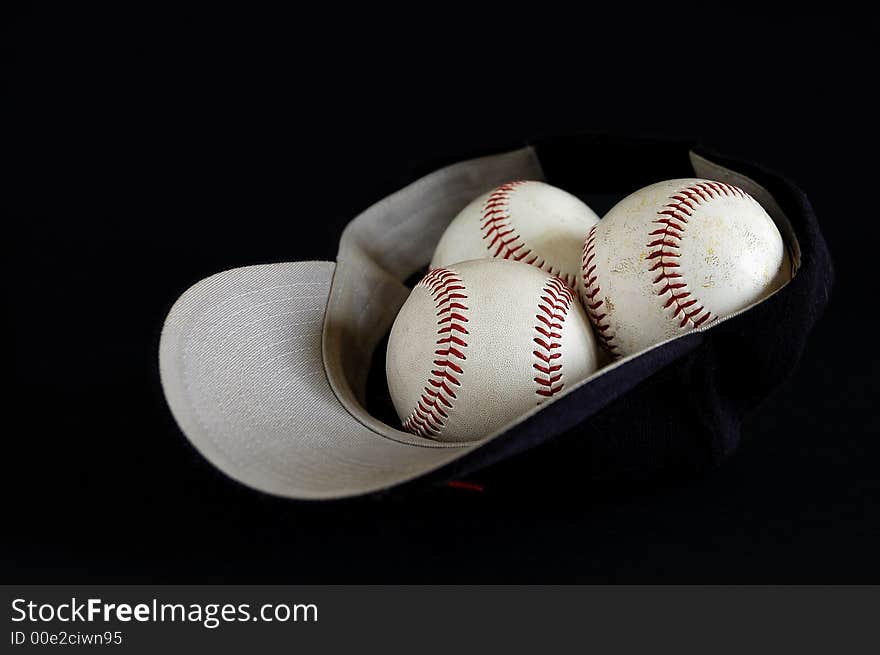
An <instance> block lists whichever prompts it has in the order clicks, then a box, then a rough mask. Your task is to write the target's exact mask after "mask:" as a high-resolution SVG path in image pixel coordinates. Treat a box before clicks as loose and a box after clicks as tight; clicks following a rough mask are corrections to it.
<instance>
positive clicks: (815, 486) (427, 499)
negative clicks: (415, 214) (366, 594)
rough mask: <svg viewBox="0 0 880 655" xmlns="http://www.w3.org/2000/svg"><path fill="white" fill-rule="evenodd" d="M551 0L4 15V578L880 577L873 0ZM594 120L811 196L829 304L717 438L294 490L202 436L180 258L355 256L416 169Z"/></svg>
mask: <svg viewBox="0 0 880 655" xmlns="http://www.w3.org/2000/svg"><path fill="white" fill-rule="evenodd" d="M241 11H242V12H243V11H244V10H241ZM303 12H305V10H303ZM534 12H535V15H528V12H518V13H517V14H516V15H514V14H513V13H511V12H499V13H496V14H492V15H490V16H479V15H477V14H476V13H474V12H473V11H469V12H468V13H467V14H456V13H455V12H454V11H453V10H452V9H448V10H446V9H443V10H440V9H438V11H437V12H436V15H434V14H432V15H431V16H430V18H428V17H420V16H415V15H413V16H410V15H405V14H399V13H398V14H395V15H389V16H380V15H378V14H377V13H375V10H373V9H370V10H369V11H364V15H359V14H357V13H354V12H353V11H352V10H343V9H342V8H341V7H340V8H338V12H337V15H333V16H324V17H317V16H315V15H311V14H308V15H307V14H306V13H297V14H291V15H264V14H258V13H256V12H245V13H226V14H223V15H219V12H218V10H216V9H212V10H211V11H210V12H208V11H182V10H180V9H178V10H176V11H175V12H168V13H162V12H159V11H158V10H153V11H147V10H143V11H136V10H128V11H127V12H126V13H120V12H119V10H114V11H111V12H106V11H100V12H99V11H94V12H93V13H91V14H88V15H86V14H83V13H79V12H78V11H77V12H73V11H67V12H54V11H49V10H30V11H28V12H25V13H23V14H21V15H19V16H16V17H13V18H12V19H11V20H9V21H7V23H6V30H5V32H6V34H5V36H4V37H3V43H4V49H5V57H4V58H5V60H6V64H7V65H6V66H5V67H4V68H5V70H6V79H5V99H4V101H3V105H4V106H5V113H6V115H7V118H6V119H5V120H4V126H3V132H4V134H5V136H6V137H7V138H5V139H4V141H5V142H6V143H7V144H8V147H7V146H5V147H3V155H2V156H3V159H4V161H5V164H6V168H7V173H5V174H4V184H3V189H4V203H3V204H4V206H5V208H6V211H5V212H4V214H6V219H7V220H6V221H4V223H5V225H4V227H5V238H4V243H5V246H6V251H7V252H8V253H9V255H10V256H11V261H10V260H7V261H8V262H9V263H8V265H7V268H6V273H7V275H6V279H7V290H8V291H9V295H7V302H6V305H7V310H8V313H7V325H8V326H10V327H11V331H12V334H11V339H10V340H9V341H8V342H7V343H8V344H9V346H8V353H9V357H10V359H11V366H10V369H11V374H10V375H9V376H8V377H9V380H10V382H11V383H12V384H11V385H10V388H9V390H8V392H7V393H8V395H7V398H8V402H9V408H10V410H11V416H12V417H13V419H14V420H13V421H11V422H10V427H9V429H7V430H6V435H5V443H6V445H7V450H6V452H5V454H4V456H3V461H4V463H5V467H4V469H5V478H6V481H7V483H8V484H9V491H8V493H7V495H6V496H5V498H6V501H5V503H4V507H5V509H6V512H5V514H6V515H7V517H6V519H5V523H6V526H7V530H6V536H5V537H4V539H3V547H2V548H3V551H4V555H3V562H4V569H5V570H4V572H3V575H4V579H6V580H7V581H9V582H49V581H53V582H123V581H125V582H187V583H194V582H219V581H224V582H267V583H272V582H287V583H296V582H360V581H370V582H428V581H430V582H536V581H541V582H575V581H578V582H660V581H663V582H851V583H858V582H867V581H874V582H876V581H878V577H880V576H878V572H880V567H878V563H877V557H876V553H877V552H880V520H878V519H880V513H878V509H877V501H878V482H877V479H878V473H877V469H878V463H880V439H878V435H880V426H878V420H877V415H878V413H877V410H876V407H874V404H875V403H876V402H877V398H876V396H877V393H876V386H877V384H876V376H877V372H878V371H877V361H878V356H877V352H876V343H875V340H876V337H877V332H876V318H875V316H876V312H875V311H874V306H875V303H876V298H877V285H876V283H875V282H873V281H872V279H873V278H874V276H875V275H876V273H875V270H876V257H877V245H876V244H877V243H878V230H877V227H876V224H877V222H878V218H877V217H878V211H877V203H876V193H877V192H876V189H877V182H876V174H877V170H876V168H877V167H876V162H875V161H872V160H873V157H874V155H875V153H876V146H877V143H876V137H875V132H876V127H875V122H876V119H877V115H878V111H877V110H878V107H877V104H876V102H875V100H874V98H873V95H874V94H873V88H874V86H876V79H875V78H876V69H877V59H878V58H877V54H878V53H877V45H876V43H877V38H878V34H877V32H876V29H875V28H872V27H869V26H867V22H866V21H859V20H858V19H856V18H853V17H852V16H847V17H846V19H836V18H827V17H826V18H824V19H823V20H821V21H810V20H806V19H797V20H788V21H781V22H774V23H769V22H767V19H766V18H765V17H758V16H746V15H741V16H739V17H738V18H732V17H731V16H729V15H727V16H723V17H721V16H720V17H709V16H699V17H697V16H685V17H678V18H676V19H675V20H672V18H673V17H670V16H665V17H660V18H657V19H656V20H654V21H652V20H650V19H649V20H648V21H647V23H648V24H646V25H644V26H635V25H633V23H632V18H633V17H632V16H629V17H601V18H600V17H599V16H577V15H564V14H554V15H548V14H545V13H542V12H541V11H539V10H538V9H537V8H536V9H534ZM575 132H587V133H596V134H621V135H636V136H638V135H642V136H675V137H694V138H696V139H699V140H700V141H701V142H702V143H704V144H706V145H708V146H709V147H712V148H715V149H717V150H718V151H720V152H723V153H726V154H729V155H733V156H742V157H744V158H747V159H752V160H756V161H759V162H761V163H763V164H765V165H767V166H769V167H770V168H773V169H776V170H779V171H781V172H783V173H784V174H786V175H787V176H789V177H791V178H793V179H794V180H795V181H796V182H797V183H798V184H799V185H800V186H801V187H802V188H803V189H805V190H806V191H807V193H808V194H809V196H810V198H811V200H812V202H813V204H814V206H815V209H816V212H817V214H818V215H819V218H820V221H821V222H822V227H823V229H824V231H825V236H826V238H827V240H828V242H829V246H830V248H831V251H832V255H833V256H834V257H835V265H836V268H837V284H836V287H835V290H834V294H833V297H832V301H831V305H830V306H829V309H828V311H827V313H826V315H825V317H824V318H823V320H822V321H821V322H820V324H819V325H818V327H817V329H816V330H815V332H814V334H813V337H812V339H811V342H810V344H809V347H808V350H807V353H806V355H805V357H804V359H803V361H802V362H801V365H800V367H799V369H798V370H797V372H796V374H795V376H794V377H793V378H792V379H791V380H790V381H789V383H788V384H787V385H786V386H785V387H784V388H783V389H782V390H780V391H779V392H778V393H777V394H776V395H775V396H774V397H773V398H772V399H771V400H770V401H769V402H768V403H767V404H766V405H765V406H764V407H763V408H762V410H761V411H760V412H759V413H758V414H757V415H755V416H754V417H753V418H752V419H751V420H750V421H749V423H748V425H747V427H746V440H745V444H744V446H743V448H742V449H741V451H740V452H739V453H738V454H737V455H736V456H735V457H734V458H733V459H732V460H730V461H729V462H728V463H727V464H726V465H725V466H724V467H722V468H721V469H719V470H718V471H716V472H713V473H712V474H710V475H707V476H705V477H704V478H700V479H696V480H693V479H692V480H683V481H679V482H677V483H665V484H662V485H660V484H655V485H649V486H641V487H639V488H631V489H621V488H605V487H600V486H587V487H585V488H584V490H583V493H582V494H581V495H580V496H577V497H572V495H571V494H570V493H566V494H561V493H558V489H557V488H556V486H555V484H554V479H553V471H552V470H548V469H547V468H546V467H547V464H546V462H544V463H543V464H542V468H540V469H539V470H534V471H531V472H530V475H527V476H524V478H523V480H522V482H521V485H519V486H518V488H516V489H510V488H509V487H503V488H499V487H495V486H493V485H492V477H493V472H492V471H487V472H486V474H485V476H480V475H476V476H474V480H475V481H477V482H481V483H485V484H486V490H485V491H483V492H482V493H480V492H469V491H464V490H460V489H450V488H437V489H432V490H428V491H426V492H425V493H423V494H420V495H416V496H412V497H409V498H404V499H399V498H398V499H392V500H386V501H374V500H372V501H347V502H342V503H334V504H299V503H295V502H290V501H284V500H279V499H275V498H271V497H268V496H264V495H261V494H258V493H256V492H253V491H250V490H248V489H246V488H244V487H241V486H239V485H237V484H236V483H233V482H231V481H229V480H228V479H226V478H224V477H222V476H221V475H220V474H219V473H217V472H216V471H215V470H214V469H213V468H212V467H211V466H210V465H209V464H208V463H207V462H206V461H204V460H203V459H202V458H201V457H200V456H199V455H198V454H197V453H196V452H195V451H194V450H193V449H192V448H191V447H190V446H189V444H188V442H187V441H186V439H185V438H184V437H183V435H182V434H181V433H180V432H179V431H178V429H177V427H176V425H175V424H174V422H173V419H172V417H171V415H170V413H169V411H168V410H167V407H166V406H165V403H164V399H163V397H162V394H161V389H160V387H159V382H158V372H157V345H158V337H159V330H160V328H161V324H162V321H163V319H164V317H165V314H166V313H167V311H168V309H170V306H171V304H172V303H173V302H174V300H175V299H176V298H177V297H178V295H179V294H180V293H181V292H182V291H183V290H184V289H186V288H187V287H188V286H189V285H191V284H192V283H194V282H196V281H198V280H199V279H201V278H203V277H205V276H207V275H210V274H212V273H214V272H217V271H220V270H224V269H227V268H232V267H235V266H241V265H247V264H254V263H264V262H275V261H290V260H296V259H330V260H332V259H334V258H335V252H336V246H337V239H338V236H339V233H340V231H341V229H342V227H343V226H344V225H345V223H346V222H347V221H348V220H350V219H351V218H352V217H353V216H354V215H355V214H357V213H358V212H360V211H361V210H363V209H364V208H365V207H367V206H369V205H370V204H371V203H373V202H375V201H376V200H379V199H380V198H382V197H384V196H385V195H387V194H388V193H390V192H392V191H394V190H396V189H397V188H399V187H400V186H403V185H404V184H406V183H408V182H409V181H411V180H413V179H414V178H415V177H417V176H419V175H422V174H424V173H427V172H429V171H431V170H433V169H435V168H437V167H439V166H441V165H443V164H446V163H451V162H453V161H458V160H461V159H464V158H466V157H468V156H470V155H472V154H483V153H486V152H491V151H496V150H502V149H505V148H508V147H517V146H519V145H522V144H523V143H524V141H525V140H526V139H528V138H532V137H535V136H538V135H544V134H565V133H575ZM525 457H528V454H526V455H525ZM516 459H519V460H522V457H520V458H516ZM507 465H508V464H502V465H500V466H507ZM510 465H512V466H520V468H524V469H527V468H528V467H523V466H522V465H521V462H520V463H517V462H514V463H512V464H510ZM496 468H498V467H496Z"/></svg>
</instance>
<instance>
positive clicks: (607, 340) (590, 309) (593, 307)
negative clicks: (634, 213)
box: [581, 225, 618, 355]
mask: <svg viewBox="0 0 880 655" xmlns="http://www.w3.org/2000/svg"><path fill="white" fill-rule="evenodd" d="M581 276H582V277H583V281H584V307H585V308H586V310H587V314H589V315H590V320H591V321H592V323H593V327H594V328H595V334H596V336H597V337H598V339H599V343H600V344H602V347H603V348H605V350H607V351H608V352H610V353H612V354H614V355H616V354H618V353H617V352H615V351H616V350H617V344H616V343H614V331H613V330H612V329H611V326H610V325H609V324H608V323H607V322H606V321H605V318H606V317H607V316H608V313H607V312H606V311H603V310H602V306H603V305H604V304H605V299H604V298H602V297H601V296H600V295H599V294H600V293H601V292H602V290H601V288H600V287H599V276H598V275H597V274H596V226H595V225H594V226H593V227H591V228H590V233H589V234H588V235H587V240H586V241H585V242H584V254H583V266H582V270H581ZM597 298H598V300H597Z"/></svg>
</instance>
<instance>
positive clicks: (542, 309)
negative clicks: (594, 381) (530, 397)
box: [532, 277, 572, 405]
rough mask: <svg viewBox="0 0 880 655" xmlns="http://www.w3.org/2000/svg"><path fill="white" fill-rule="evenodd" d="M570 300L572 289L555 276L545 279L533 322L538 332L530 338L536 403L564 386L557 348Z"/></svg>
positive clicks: (550, 396) (559, 344)
mask: <svg viewBox="0 0 880 655" xmlns="http://www.w3.org/2000/svg"><path fill="white" fill-rule="evenodd" d="M571 301H572V294H571V289H569V288H568V287H567V286H566V285H565V283H564V282H563V281H562V280H560V279H559V278H558V277H552V278H550V279H548V280H547V283H546V284H545V285H544V288H543V289H542V290H541V296H540V300H539V301H538V313H537V314H536V315H535V318H536V319H537V320H538V325H536V326H535V332H537V335H536V336H535V337H534V338H533V339H532V340H533V341H534V342H535V344H536V345H537V348H536V349H535V350H534V351H533V353H532V354H534V356H535V358H536V359H537V360H538V361H537V362H535V363H534V364H532V367H533V368H534V369H535V370H536V371H538V375H536V376H535V378H534V380H535V383H536V384H537V385H538V388H537V389H535V393H536V394H538V396H539V399H538V404H539V405H540V404H541V403H542V402H544V401H545V400H546V399H547V398H552V397H553V396H555V395H556V394H557V393H559V392H560V391H562V388H563V387H564V386H565V383H564V382H563V381H562V353H561V352H558V351H559V350H560V349H561V348H562V342H561V341H560V339H562V327H563V325H564V324H565V317H566V316H567V315H568V308H569V306H570V305H571Z"/></svg>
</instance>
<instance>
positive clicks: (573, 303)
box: [385, 259, 597, 442]
mask: <svg viewBox="0 0 880 655" xmlns="http://www.w3.org/2000/svg"><path fill="white" fill-rule="evenodd" d="M596 356H597V348H596V344H595V340H594V338H593V333H592V331H591V329H590V325H589V321H588V319H587V317H586V314H585V313H584V310H583V308H582V307H581V306H580V304H579V303H578V301H577V298H576V297H575V295H574V294H573V293H572V291H571V290H570V289H568V287H566V286H565V284H563V283H562V282H561V281H560V280H559V279H558V278H557V277H555V276H553V275H550V274H548V273H546V272H542V271H540V270H538V269H537V268H534V267H532V266H527V265H525V264H522V263H516V262H510V261H503V260H492V259H488V260H476V261H468V262H462V263H457V264H453V265H451V266H447V267H441V268H436V269H433V270H431V271H430V272H429V273H428V274H427V275H426V276H425V277H424V278H423V279H422V280H421V281H420V282H419V283H418V284H417V285H416V286H415V288H414V289H413V291H412V293H411V294H410V296H409V298H407V300H406V302H405V303H404V304H403V307H401V309H400V312H399V313H398V315H397V318H396V319H395V321H394V325H393V327H392V329H391V335H390V336H389V340H388V350H387V353H386V360H385V368H386V374H387V378H388V387H389V390H390V392H391V398H392V400H393V402H394V407H395V409H396V410H397V414H398V416H400V420H401V421H402V423H403V427H404V429H406V430H407V431H409V432H412V433H413V434H417V435H419V436H422V437H425V438H428V439H434V440H439V441H455V442H462V441H475V440H478V439H481V438H482V437H485V436H487V435H489V434H491V433H492V432H494V431H496V430H498V429H499V428H501V427H503V426H504V425H506V424H508V423H510V422H511V421H513V420H514V419H516V418H517V417H519V416H521V415H522V414H524V413H525V412H528V411H529V410H531V409H533V408H535V407H536V406H537V405H540V404H542V403H545V402H547V401H550V400H552V399H555V398H556V397H558V396H559V394H560V393H562V392H563V390H565V389H567V388H569V387H570V386H571V385H573V384H575V383H576V382H578V381H580V380H582V379H584V378H585V377H587V376H588V375H590V374H591V373H592V372H593V371H594V370H595V369H596Z"/></svg>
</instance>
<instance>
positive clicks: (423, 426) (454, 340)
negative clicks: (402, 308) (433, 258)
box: [403, 268, 468, 439]
mask: <svg viewBox="0 0 880 655" xmlns="http://www.w3.org/2000/svg"><path fill="white" fill-rule="evenodd" d="M416 286H420V287H425V288H426V289H427V290H428V293H430V294H431V298H432V299H433V300H434V304H435V305H436V307H437V345H438V346H440V347H439V348H438V349H437V350H435V351H434V355H436V357H437V359H435V360H433V363H434V367H435V368H432V369H431V377H429V378H428V381H427V383H426V384H425V387H424V389H423V391H422V394H421V397H420V398H419V400H418V401H416V406H415V408H413V411H412V413H411V414H410V415H409V418H407V419H406V420H405V421H404V422H403V429H404V430H406V431H407V432H412V433H413V434H417V435H419V436H420V437H425V438H428V439H436V438H437V437H438V436H439V435H440V433H441V432H442V431H443V428H444V427H446V420H447V419H448V418H449V414H448V410H450V409H451V408H452V403H453V401H454V400H455V398H456V395H455V390H454V387H460V386H461V380H460V379H459V376H461V374H462V373H464V369H463V368H462V366H463V362H464V361H465V360H466V359H467V357H466V356H465V354H464V350H465V349H466V348H467V345H468V344H467V341H466V340H465V338H464V337H465V336H466V335H467V334H468V331H467V328H466V327H465V325H464V324H465V323H467V322H468V318H467V311H468V308H467V305H465V304H464V301H466V300H467V294H466V293H465V291H466V289H465V286H464V282H463V281H462V279H461V278H460V277H459V276H458V274H457V273H455V272H453V271H451V270H449V269H448V268H435V269H434V270H433V271H429V272H428V274H427V275H426V276H425V277H424V278H422V280H421V281H420V282H419V283H418V284H417V285H416Z"/></svg>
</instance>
